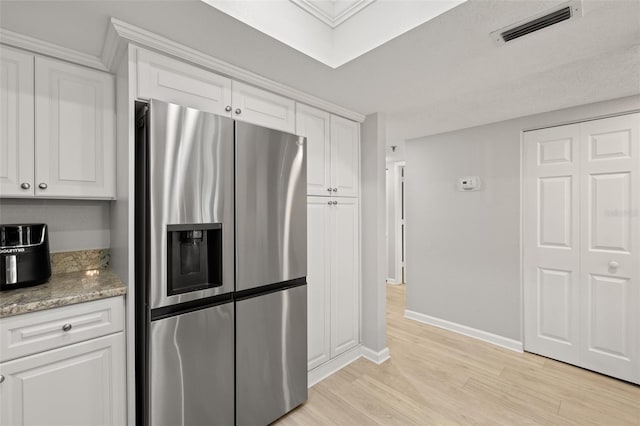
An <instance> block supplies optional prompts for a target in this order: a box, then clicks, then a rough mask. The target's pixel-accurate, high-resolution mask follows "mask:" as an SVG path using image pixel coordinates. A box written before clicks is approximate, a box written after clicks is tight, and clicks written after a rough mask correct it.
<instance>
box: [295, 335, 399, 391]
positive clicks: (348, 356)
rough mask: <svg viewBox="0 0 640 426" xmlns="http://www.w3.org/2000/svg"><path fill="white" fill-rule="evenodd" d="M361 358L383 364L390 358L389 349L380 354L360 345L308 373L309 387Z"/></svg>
mask: <svg viewBox="0 0 640 426" xmlns="http://www.w3.org/2000/svg"><path fill="white" fill-rule="evenodd" d="M360 358H365V359H367V360H369V361H371V362H373V363H376V364H378V365H380V364H382V363H383V362H385V361H386V360H388V359H389V358H391V355H389V348H384V349H383V350H381V351H380V352H376V351H374V350H373V349H369V348H366V347H364V346H362V345H358V346H356V347H354V348H352V349H349V350H348V351H346V352H344V353H342V354H340V355H338V356H337V357H335V358H334V359H332V360H330V361H327V362H325V363H324V364H322V365H319V366H318V367H316V368H314V369H313V370H311V371H309V372H308V373H307V385H308V387H311V386H313V385H315V384H316V383H319V382H321V381H322V380H324V379H326V378H327V377H329V376H331V375H332V374H333V373H336V372H338V371H340V370H342V369H343V368H344V367H346V366H347V365H349V364H351V363H352V362H353V361H355V360H358V359H360Z"/></svg>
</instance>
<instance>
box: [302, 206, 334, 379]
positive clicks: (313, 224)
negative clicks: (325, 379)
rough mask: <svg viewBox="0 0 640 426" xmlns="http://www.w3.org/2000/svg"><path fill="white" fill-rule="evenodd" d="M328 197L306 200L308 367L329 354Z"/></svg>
mask: <svg viewBox="0 0 640 426" xmlns="http://www.w3.org/2000/svg"><path fill="white" fill-rule="evenodd" d="M330 203H331V200H329V199H328V198H319V197H309V198H308V204H307V313H308V316H307V324H308V326H307V327H308V340H307V342H308V344H307V355H308V365H307V367H308V369H309V370H311V369H312V368H315V367H317V366H318V365H320V364H322V363H324V362H326V361H328V360H329V357H330V354H331V352H330V351H331V349H330V348H331V338H330V337H331V322H330V318H331V317H330V314H331V303H330V301H331V288H330V276H329V274H330V271H331V268H330V265H329V262H330V258H329V256H330V252H329V209H332V207H330Z"/></svg>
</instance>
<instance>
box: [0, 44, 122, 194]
mask: <svg viewBox="0 0 640 426" xmlns="http://www.w3.org/2000/svg"><path fill="white" fill-rule="evenodd" d="M0 59H1V63H2V75H1V79H0V80H1V90H0V98H1V99H0V101H1V102H2V103H1V105H2V107H0V118H1V123H0V124H1V125H2V129H3V131H2V132H0V196H2V197H34V196H36V197H43V198H101V199H110V198H114V197H115V147H116V145H115V134H114V132H115V86H114V77H113V76H112V75H110V74H108V73H105V72H101V71H96V70H92V69H88V68H85V67H81V66H78V65H73V64H69V63H66V62H62V61H56V60H53V59H49V58H44V57H40V56H35V55H33V54H30V53H27V52H22V51H19V50H14V49H9V48H5V47H3V48H2V50H1V51H0Z"/></svg>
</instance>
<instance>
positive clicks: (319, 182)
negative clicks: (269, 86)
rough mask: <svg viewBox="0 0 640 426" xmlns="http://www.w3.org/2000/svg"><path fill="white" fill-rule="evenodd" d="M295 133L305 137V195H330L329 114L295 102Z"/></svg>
mask: <svg viewBox="0 0 640 426" xmlns="http://www.w3.org/2000/svg"><path fill="white" fill-rule="evenodd" d="M296 134H298V135H301V136H304V137H306V138H307V195H320V196H322V195H331V193H332V191H331V144H330V142H331V134H330V114H329V113H328V112H325V111H321V110H319V109H316V108H311V107H309V106H306V105H303V104H297V105H296Z"/></svg>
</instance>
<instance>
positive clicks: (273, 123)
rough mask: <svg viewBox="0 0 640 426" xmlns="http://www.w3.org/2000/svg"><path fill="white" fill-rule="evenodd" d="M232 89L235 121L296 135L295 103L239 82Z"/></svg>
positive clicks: (233, 84) (235, 82) (234, 83)
mask: <svg viewBox="0 0 640 426" xmlns="http://www.w3.org/2000/svg"><path fill="white" fill-rule="evenodd" d="M232 89H233V95H232V97H233V118H234V119H236V120H241V121H246V122H249V123H253V124H257V125H258V126H264V127H269V128H271V129H276V130H282V131H284V132H289V133H294V131H295V127H296V126H295V124H296V122H295V120H296V116H295V102H294V101H292V100H291V99H288V98H285V97H283V96H279V95H276V94H273V93H271V92H267V91H266V90H262V89H258V88H257V87H253V86H249V85H248V84H243V83H239V82H237V81H234V82H233V83H232Z"/></svg>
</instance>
